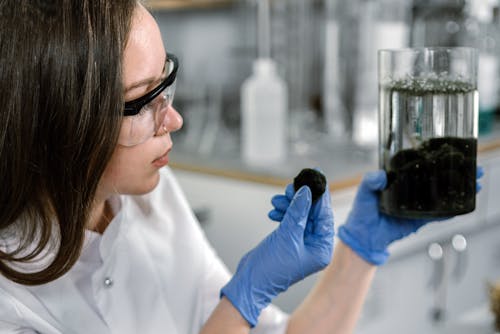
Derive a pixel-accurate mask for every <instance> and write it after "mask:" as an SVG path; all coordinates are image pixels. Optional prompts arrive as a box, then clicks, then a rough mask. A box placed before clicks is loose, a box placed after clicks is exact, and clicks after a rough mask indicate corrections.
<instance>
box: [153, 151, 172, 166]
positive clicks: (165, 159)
mask: <svg viewBox="0 0 500 334" xmlns="http://www.w3.org/2000/svg"><path fill="white" fill-rule="evenodd" d="M170 150H171V148H169V149H168V150H167V151H166V152H165V153H164V154H163V155H162V156H160V157H159V158H156V159H155V160H154V161H153V162H152V164H153V165H154V166H156V167H163V166H165V165H167V164H168V153H170Z"/></svg>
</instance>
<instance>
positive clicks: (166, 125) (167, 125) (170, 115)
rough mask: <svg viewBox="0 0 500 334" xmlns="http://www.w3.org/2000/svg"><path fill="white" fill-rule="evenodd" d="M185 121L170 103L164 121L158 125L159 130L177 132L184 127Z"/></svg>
mask: <svg viewBox="0 0 500 334" xmlns="http://www.w3.org/2000/svg"><path fill="white" fill-rule="evenodd" d="M183 122H184V120H183V119H182V116H181V115H180V114H179V113H178V112H177V110H176V109H175V108H174V107H173V106H172V105H169V106H168V107H167V112H166V113H165V117H164V118H163V122H162V123H161V125H160V126H159V127H158V132H175V131H177V130H179V129H180V128H182V124H183Z"/></svg>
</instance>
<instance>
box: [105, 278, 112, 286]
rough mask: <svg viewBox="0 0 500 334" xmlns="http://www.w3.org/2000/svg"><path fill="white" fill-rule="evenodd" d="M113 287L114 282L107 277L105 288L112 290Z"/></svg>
mask: <svg viewBox="0 0 500 334" xmlns="http://www.w3.org/2000/svg"><path fill="white" fill-rule="evenodd" d="M112 285H113V280H112V279H111V278H109V277H106V278H105V279H104V286H105V287H106V288H111V286H112Z"/></svg>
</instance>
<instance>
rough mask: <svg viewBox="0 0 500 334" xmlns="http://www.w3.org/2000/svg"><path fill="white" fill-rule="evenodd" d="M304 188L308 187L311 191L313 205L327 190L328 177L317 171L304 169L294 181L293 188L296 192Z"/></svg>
mask: <svg viewBox="0 0 500 334" xmlns="http://www.w3.org/2000/svg"><path fill="white" fill-rule="evenodd" d="M302 186H308V187H309V189H311V193H312V201H313V203H314V202H315V201H316V200H317V199H318V198H320V197H321V195H323V193H324V192H325V188H326V177H325V176H324V175H323V174H322V173H321V172H318V171H317V170H315V169H311V168H304V169H303V170H301V171H300V173H299V174H298V175H297V176H296V177H295V178H294V179H293V188H294V189H295V191H297V190H299V189H300V187H302Z"/></svg>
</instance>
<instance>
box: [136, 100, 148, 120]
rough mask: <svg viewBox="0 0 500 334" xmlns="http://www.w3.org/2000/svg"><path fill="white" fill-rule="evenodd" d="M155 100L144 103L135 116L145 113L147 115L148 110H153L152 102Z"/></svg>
mask: <svg viewBox="0 0 500 334" xmlns="http://www.w3.org/2000/svg"><path fill="white" fill-rule="evenodd" d="M152 103H153V102H149V103H148V104H146V105H144V106H143V107H142V108H141V109H140V110H139V112H138V113H137V114H136V115H134V117H142V116H144V115H146V114H147V113H148V112H150V111H151V110H152V107H153V106H152V105H151V104H152Z"/></svg>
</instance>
